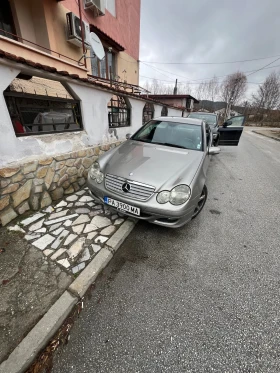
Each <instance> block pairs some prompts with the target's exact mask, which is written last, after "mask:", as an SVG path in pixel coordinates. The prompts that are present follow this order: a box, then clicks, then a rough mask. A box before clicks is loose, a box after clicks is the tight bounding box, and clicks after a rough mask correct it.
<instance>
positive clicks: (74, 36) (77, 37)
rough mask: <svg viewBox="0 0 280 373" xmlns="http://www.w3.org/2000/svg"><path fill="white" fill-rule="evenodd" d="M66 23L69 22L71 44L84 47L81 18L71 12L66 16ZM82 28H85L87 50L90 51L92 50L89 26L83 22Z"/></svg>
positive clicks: (68, 36)
mask: <svg viewBox="0 0 280 373" xmlns="http://www.w3.org/2000/svg"><path fill="white" fill-rule="evenodd" d="M66 21H67V40H68V41H69V42H70V43H72V44H74V45H76V46H77V47H82V29H81V22H80V18H79V17H77V16H76V15H75V14H74V13H72V12H69V13H67V14H66ZM82 27H83V30H84V41H85V47H86V48H87V49H89V48H90V43H89V36H90V29H89V24H88V23H86V22H84V21H82Z"/></svg>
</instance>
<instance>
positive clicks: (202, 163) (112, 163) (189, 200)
mask: <svg viewBox="0 0 280 373" xmlns="http://www.w3.org/2000/svg"><path fill="white" fill-rule="evenodd" d="M225 127H227V125H225ZM225 127H224V128H225ZM225 129H227V128H225ZM229 133H230V131H228V132H227V134H226V137H227V139H228V138H229V137H230V135H229ZM235 137H236V135H235ZM211 144H212V131H211V128H210V127H209V125H208V124H207V123H205V122H204V121H202V120H199V119H191V118H181V117H160V118H156V119H153V120H151V121H150V122H148V123H146V124H145V125H144V126H143V127H141V128H140V129H139V130H138V131H137V132H136V133H135V134H134V135H133V136H130V135H129V134H128V135H127V141H126V142H124V143H123V144H121V145H120V146H118V147H116V148H113V149H111V150H110V151H108V152H106V153H105V154H103V155H102V156H101V157H100V158H99V159H98V161H97V162H95V163H94V164H93V166H92V167H91V169H90V171H89V174H88V187H89V189H90V192H91V195H92V196H93V198H94V199H95V200H96V201H98V202H99V203H100V202H101V203H103V204H105V205H108V206H110V207H111V208H112V209H115V210H117V211H119V212H121V213H123V214H125V215H129V216H133V217H136V218H138V219H143V220H146V221H148V222H151V223H154V224H158V225H163V226H166V227H171V228H178V227H181V226H183V225H184V224H186V223H188V222H189V221H190V220H191V219H193V218H194V217H196V216H197V215H198V214H199V213H200V211H201V210H202V208H203V206H204V204H205V202H206V198H207V188H206V184H205V182H206V173H207V168H208V165H209V158H210V155H211V154H218V153H219V152H220V149H219V148H216V147H211Z"/></svg>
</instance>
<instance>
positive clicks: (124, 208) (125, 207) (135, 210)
mask: <svg viewBox="0 0 280 373" xmlns="http://www.w3.org/2000/svg"><path fill="white" fill-rule="evenodd" d="M103 200H104V203H106V205H109V206H112V207H115V208H116V209H118V210H120V211H125V212H129V213H130V214H133V215H137V216H139V215H140V209H139V207H135V206H131V205H129V204H127V203H124V202H120V201H117V200H115V199H112V198H110V197H104V198H103Z"/></svg>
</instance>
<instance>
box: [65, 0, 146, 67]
mask: <svg viewBox="0 0 280 373" xmlns="http://www.w3.org/2000/svg"><path fill="white" fill-rule="evenodd" d="M59 6H64V7H65V8H67V9H69V10H70V11H71V12H73V13H75V14H79V9H78V5H77V2H76V0H65V1H62V2H61V3H59ZM140 8H141V0H116V17H114V16H113V15H112V14H111V13H110V12H109V11H108V10H106V14H105V16H103V17H94V16H93V12H92V11H91V10H83V14H84V18H85V20H86V21H87V22H88V23H91V24H93V25H95V26H97V27H98V28H100V29H101V30H102V31H103V32H105V33H106V34H107V35H108V36H109V37H110V38H112V39H114V40H115V41H116V42H118V43H119V44H121V45H122V46H124V48H125V50H126V53H127V54H129V55H130V56H131V57H133V58H134V59H135V60H138V59H139V44H140V43H139V41H140Z"/></svg>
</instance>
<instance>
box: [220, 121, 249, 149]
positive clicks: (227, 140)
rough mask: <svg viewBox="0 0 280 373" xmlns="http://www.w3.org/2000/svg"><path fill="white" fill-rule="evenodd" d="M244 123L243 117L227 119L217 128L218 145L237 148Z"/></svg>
mask: <svg viewBox="0 0 280 373" xmlns="http://www.w3.org/2000/svg"><path fill="white" fill-rule="evenodd" d="M244 122H245V116H244V115H239V116H237V117H232V118H230V119H228V120H227V121H226V122H225V123H224V124H223V126H222V127H220V128H219V134H220V139H219V145H231V146H237V145H238V143H239V140H240V137H241V135H242V131H243V126H244Z"/></svg>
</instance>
